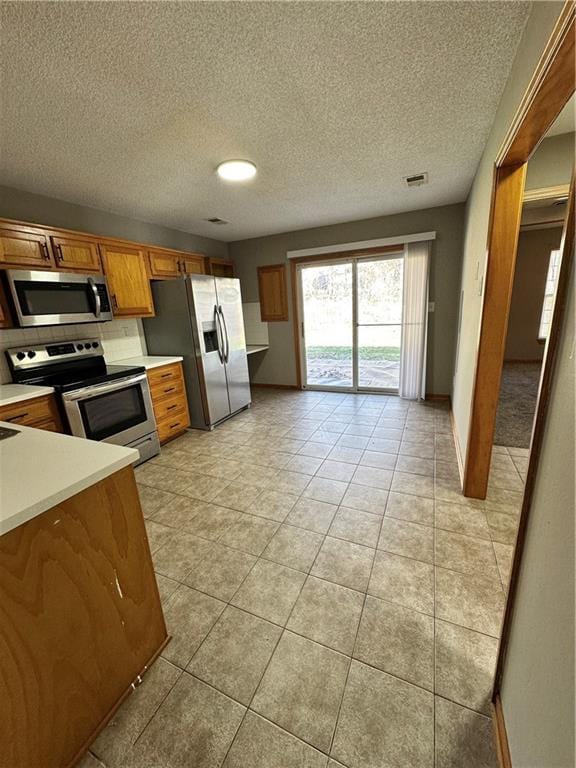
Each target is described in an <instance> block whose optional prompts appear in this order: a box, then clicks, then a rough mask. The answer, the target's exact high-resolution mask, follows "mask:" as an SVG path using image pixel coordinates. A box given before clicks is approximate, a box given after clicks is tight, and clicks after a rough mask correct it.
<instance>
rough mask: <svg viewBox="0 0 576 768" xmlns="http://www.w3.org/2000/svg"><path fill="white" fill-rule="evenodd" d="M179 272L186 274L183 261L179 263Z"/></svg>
mask: <svg viewBox="0 0 576 768" xmlns="http://www.w3.org/2000/svg"><path fill="white" fill-rule="evenodd" d="M178 272H184V266H183V264H182V262H181V261H179V262H178Z"/></svg>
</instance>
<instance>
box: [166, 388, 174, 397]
mask: <svg viewBox="0 0 576 768" xmlns="http://www.w3.org/2000/svg"><path fill="white" fill-rule="evenodd" d="M175 389H176V387H168V388H167V389H165V390H164V394H165V395H167V394H168V392H174V390H175Z"/></svg>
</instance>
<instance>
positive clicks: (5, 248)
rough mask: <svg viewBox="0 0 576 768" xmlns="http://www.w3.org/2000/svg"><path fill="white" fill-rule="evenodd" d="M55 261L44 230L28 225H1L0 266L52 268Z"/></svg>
mask: <svg viewBox="0 0 576 768" xmlns="http://www.w3.org/2000/svg"><path fill="white" fill-rule="evenodd" d="M53 266H54V261H53V259H52V256H51V254H50V251H49V249H48V240H47V238H46V235H45V234H44V233H43V232H42V231H36V232H34V231H32V230H30V231H28V230H27V228H26V227H6V226H4V225H2V226H1V227H0V267H15V268H16V269H18V268H23V267H29V268H31V269H50V268H51V267H53Z"/></svg>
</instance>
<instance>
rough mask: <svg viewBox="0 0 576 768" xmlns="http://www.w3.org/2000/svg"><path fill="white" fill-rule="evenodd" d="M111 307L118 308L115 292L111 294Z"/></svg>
mask: <svg viewBox="0 0 576 768" xmlns="http://www.w3.org/2000/svg"><path fill="white" fill-rule="evenodd" d="M112 307H113V308H114V309H118V302H117V301H116V294H115V293H113V294H112Z"/></svg>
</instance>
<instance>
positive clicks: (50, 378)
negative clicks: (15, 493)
mask: <svg viewBox="0 0 576 768" xmlns="http://www.w3.org/2000/svg"><path fill="white" fill-rule="evenodd" d="M6 355H7V357H8V363H9V365H10V369H11V371H12V378H13V379H14V381H15V382H16V383H18V384H35V385H43V386H48V387H53V388H54V390H55V391H56V393H57V395H58V397H59V400H60V405H61V410H62V411H63V415H64V417H65V420H66V422H67V424H68V427H69V430H70V434H72V435H76V436H77V437H85V438H88V439H89V440H102V441H104V442H106V443H115V444H116V445H126V446H129V447H130V448H136V449H137V450H138V451H139V452H140V460H139V461H138V462H136V464H140V463H141V462H142V461H146V460H147V459H150V458H152V456H156V455H157V454H158V453H159V452H160V444H159V442H158V434H157V432H156V422H155V420H154V412H153V410H152V400H151V398H150V389H149V387H148V379H147V377H146V371H145V369H144V368H143V367H142V366H125V365H107V364H106V362H105V360H104V356H103V354H102V349H101V347H100V342H99V341H98V340H96V339H80V340H79V341H64V342H54V343H48V344H40V345H26V346H24V347H18V348H16V349H9V350H7V351H6Z"/></svg>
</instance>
